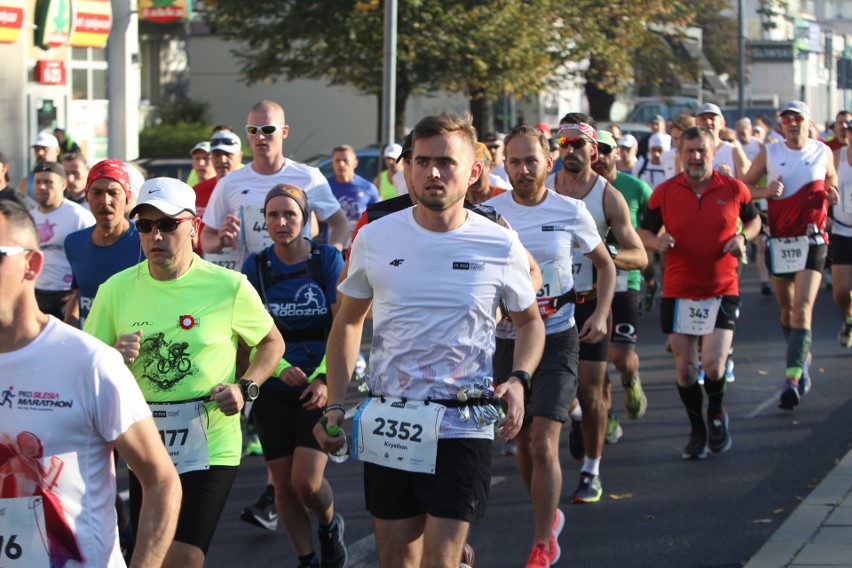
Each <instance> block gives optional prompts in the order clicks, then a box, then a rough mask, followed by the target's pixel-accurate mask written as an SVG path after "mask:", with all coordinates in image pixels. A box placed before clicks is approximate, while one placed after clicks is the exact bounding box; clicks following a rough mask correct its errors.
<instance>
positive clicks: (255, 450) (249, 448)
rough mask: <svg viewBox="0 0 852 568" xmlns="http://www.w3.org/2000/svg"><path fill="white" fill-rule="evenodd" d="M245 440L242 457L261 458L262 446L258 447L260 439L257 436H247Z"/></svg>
mask: <svg viewBox="0 0 852 568" xmlns="http://www.w3.org/2000/svg"><path fill="white" fill-rule="evenodd" d="M246 438H247V441H246V451H245V452H243V456H262V455H263V446H261V445H260V438H259V437H258V435H257V434H247V435H246Z"/></svg>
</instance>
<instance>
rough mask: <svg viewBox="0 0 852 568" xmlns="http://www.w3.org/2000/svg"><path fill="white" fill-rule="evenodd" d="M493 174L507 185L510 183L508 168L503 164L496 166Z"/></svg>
mask: <svg viewBox="0 0 852 568" xmlns="http://www.w3.org/2000/svg"><path fill="white" fill-rule="evenodd" d="M491 173H492V174H493V175H495V176H497V177H498V178H500V179H502V180H503V181H505V182H506V183H509V174H508V173H506V166H504V165H503V164H494V169H493V170H491Z"/></svg>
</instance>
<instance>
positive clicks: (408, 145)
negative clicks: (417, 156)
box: [396, 130, 414, 162]
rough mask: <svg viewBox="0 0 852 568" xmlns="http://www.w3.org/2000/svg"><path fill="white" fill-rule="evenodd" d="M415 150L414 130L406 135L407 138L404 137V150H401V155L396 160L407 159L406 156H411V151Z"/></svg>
mask: <svg viewBox="0 0 852 568" xmlns="http://www.w3.org/2000/svg"><path fill="white" fill-rule="evenodd" d="M413 151H414V131H413V130H412V131H411V132H409V133H408V134H406V135H405V138H403V139H402V150H400V152H399V156H398V157H397V159H396V161H397V162H398V161H400V160H405V159H406V158H410V157H411V152H413Z"/></svg>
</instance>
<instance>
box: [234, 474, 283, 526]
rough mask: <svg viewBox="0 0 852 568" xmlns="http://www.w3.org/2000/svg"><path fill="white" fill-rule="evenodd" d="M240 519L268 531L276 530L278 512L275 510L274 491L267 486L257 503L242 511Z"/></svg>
mask: <svg viewBox="0 0 852 568" xmlns="http://www.w3.org/2000/svg"><path fill="white" fill-rule="evenodd" d="M240 519H241V520H243V521H245V522H247V523H249V524H251V525H255V526H258V527H260V528H262V529H266V530H268V531H274V530H275V529H277V528H278V511H276V510H275V490H274V489H273V488H272V486H271V485H267V486H266V489H265V490H264V491H263V494H262V495H261V496H260V499H258V500H257V503H255V504H253V505H249V506H248V507H246V508H245V509H243V512H242V514H240Z"/></svg>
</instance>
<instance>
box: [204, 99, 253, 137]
mask: <svg viewBox="0 0 852 568" xmlns="http://www.w3.org/2000/svg"><path fill="white" fill-rule="evenodd" d="M255 106H256V105H255ZM223 130H224V131H227V132H233V131H234V129H233V128H231V125H230V124H217V125H216V126H214V127H213V129H212V130H211V131H210V137H211V138H213V135H214V134H216V133H217V132H222V131H223Z"/></svg>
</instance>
